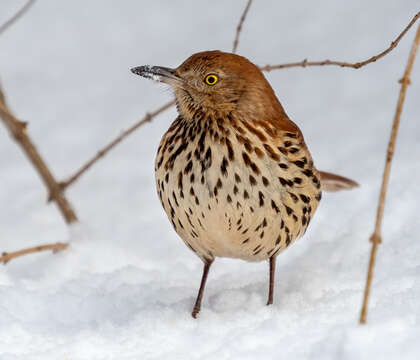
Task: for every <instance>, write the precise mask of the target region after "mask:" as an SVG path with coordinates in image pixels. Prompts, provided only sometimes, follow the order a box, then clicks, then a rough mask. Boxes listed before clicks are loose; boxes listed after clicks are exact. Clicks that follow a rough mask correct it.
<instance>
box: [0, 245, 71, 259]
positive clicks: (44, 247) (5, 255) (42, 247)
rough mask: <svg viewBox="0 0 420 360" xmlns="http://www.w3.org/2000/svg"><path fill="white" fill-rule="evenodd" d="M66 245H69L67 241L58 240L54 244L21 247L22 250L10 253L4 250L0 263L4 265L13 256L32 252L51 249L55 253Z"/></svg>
mask: <svg viewBox="0 0 420 360" xmlns="http://www.w3.org/2000/svg"><path fill="white" fill-rule="evenodd" d="M68 246H69V244H68V243H60V242H58V243H55V244H49V245H40V246H35V247H32V248H28V249H23V250H19V251H15V252H11V253H7V252H4V253H2V254H1V255H2V256H0V263H3V264H4V265H6V264H7V263H8V262H9V261H10V260H12V259H14V258H17V257H19V256H23V255H28V254H33V253H36V252H40V251H46V250H52V251H53V252H54V253H56V252H58V251H61V250H64V249H67V247H68Z"/></svg>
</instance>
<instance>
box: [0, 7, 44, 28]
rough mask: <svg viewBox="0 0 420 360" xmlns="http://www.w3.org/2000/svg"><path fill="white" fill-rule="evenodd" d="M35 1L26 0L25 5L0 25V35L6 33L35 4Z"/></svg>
mask: <svg viewBox="0 0 420 360" xmlns="http://www.w3.org/2000/svg"><path fill="white" fill-rule="evenodd" d="M35 1H36V0H28V1H27V2H26V4H25V5H23V6H22V8H21V9H20V10H18V11H17V12H16V14H15V15H13V16H12V17H11V18H10V19H9V20H7V21H6V22H5V23H4V24H2V25H0V34H1V33H2V32H4V31H6V30H7V29H8V28H9V27H10V26H11V25H12V24H13V23H15V22H16V21H17V20H18V19H19V18H20V17H22V16H23V15H24V14H25V13H26V12H27V11H28V10H29V8H30V7H31V6H32V5H33V4H34V3H35Z"/></svg>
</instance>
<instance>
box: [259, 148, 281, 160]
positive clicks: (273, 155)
mask: <svg viewBox="0 0 420 360" xmlns="http://www.w3.org/2000/svg"><path fill="white" fill-rule="evenodd" d="M263 146H264V149H265V151H266V152H267V154H268V156H269V157H270V158H272V159H273V160H276V161H279V160H280V156H279V155H278V154H277V153H276V152H275V151H274V150H273V148H272V147H271V146H270V145H268V144H264V145H263Z"/></svg>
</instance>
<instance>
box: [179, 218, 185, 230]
mask: <svg viewBox="0 0 420 360" xmlns="http://www.w3.org/2000/svg"><path fill="white" fill-rule="evenodd" d="M178 224H179V226H181V228H182V229H183V228H184V225H182V222H181V220H179V219H178Z"/></svg>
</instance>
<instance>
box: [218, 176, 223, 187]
mask: <svg viewBox="0 0 420 360" xmlns="http://www.w3.org/2000/svg"><path fill="white" fill-rule="evenodd" d="M222 186H223V183H222V180H220V178H218V179H217V183H216V187H217V188H218V189H221V188H222Z"/></svg>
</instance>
